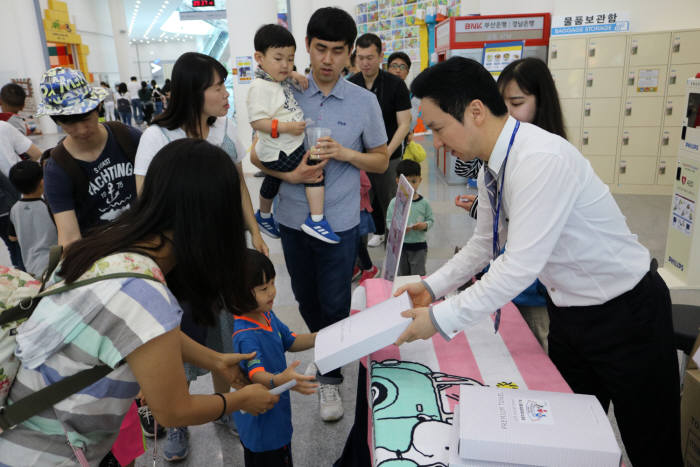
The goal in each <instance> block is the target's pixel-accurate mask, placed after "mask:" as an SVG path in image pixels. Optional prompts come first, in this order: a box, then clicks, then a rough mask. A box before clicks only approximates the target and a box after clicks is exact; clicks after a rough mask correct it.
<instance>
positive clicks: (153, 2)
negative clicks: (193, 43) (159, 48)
mask: <svg viewBox="0 0 700 467" xmlns="http://www.w3.org/2000/svg"><path fill="white" fill-rule="evenodd" d="M225 7H226V1H225V0H216V7H205V8H201V9H204V10H207V9H208V10H212V9H223V8H225ZM124 8H125V10H126V11H125V14H126V25H127V30H128V32H129V40H130V41H131V42H132V43H134V42H139V43H153V42H171V41H187V40H191V39H192V38H193V37H194V35H195V34H196V33H195V32H190V31H188V30H187V27H186V28H185V29H184V31H183V32H181V33H178V34H176V33H170V32H164V31H162V30H161V27H162V26H163V24H164V23H165V22H166V21H167V20H168V18H169V17H170V16H171V15H173V14H175V18H174V19H176V20H177V19H178V16H177V15H178V13H177V12H178V11H180V10H182V11H191V10H192V1H191V0H124ZM198 9H199V8H198ZM182 23H183V24H185V25H187V26H195V23H200V22H199V21H183V22H182Z"/></svg>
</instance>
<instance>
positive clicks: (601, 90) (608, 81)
mask: <svg viewBox="0 0 700 467" xmlns="http://www.w3.org/2000/svg"><path fill="white" fill-rule="evenodd" d="M624 71H625V70H624V68H622V67H615V68H594V69H592V70H589V71H587V72H586V86H585V92H584V94H585V96H586V97H617V96H619V95H620V91H621V89H620V88H621V85H620V83H621V82H622V73H623V72H624Z"/></svg>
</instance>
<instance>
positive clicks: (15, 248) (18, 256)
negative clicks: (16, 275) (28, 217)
mask: <svg viewBox="0 0 700 467" xmlns="http://www.w3.org/2000/svg"><path fill="white" fill-rule="evenodd" d="M9 227H10V216H9V215H8V216H2V217H0V238H2V240H3V241H4V242H5V245H7V251H9V253H10V261H11V262H12V266H13V267H14V268H15V269H20V270H22V271H24V270H25V268H24V263H23V262H22V250H20V248H19V242H13V241H10V236H9V235H8V233H7V232H8V228H9Z"/></svg>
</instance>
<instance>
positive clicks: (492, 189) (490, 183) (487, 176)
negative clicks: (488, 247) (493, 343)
mask: <svg viewBox="0 0 700 467" xmlns="http://www.w3.org/2000/svg"><path fill="white" fill-rule="evenodd" d="M497 177H498V175H496V177H494V176H493V173H492V172H491V169H489V168H488V166H487V167H484V187H485V188H486V192H487V193H488V194H489V202H490V203H491V216H492V219H493V222H498V218H497V216H496V209H497V204H496V203H498V197H497V193H498V184H497V182H496V179H497ZM496 229H498V226H495V228H494V232H495V231H496ZM500 247H501V246H500V244H499V242H498V239H494V249H493V259H496V258H497V257H498V255H499V253H500V251H501V248H500ZM500 324H501V309H500V308H499V309H498V310H496V318H495V319H494V324H493V327H494V329H495V331H496V332H498V327H499V326H500Z"/></svg>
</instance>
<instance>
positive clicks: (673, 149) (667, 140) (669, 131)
mask: <svg viewBox="0 0 700 467" xmlns="http://www.w3.org/2000/svg"><path fill="white" fill-rule="evenodd" d="M680 145H681V127H679V126H675V127H673V126H668V127H666V126H665V127H663V129H662V130H661V152H660V154H661V156H662V157H676V155H677V154H678V148H679V147H680Z"/></svg>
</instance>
